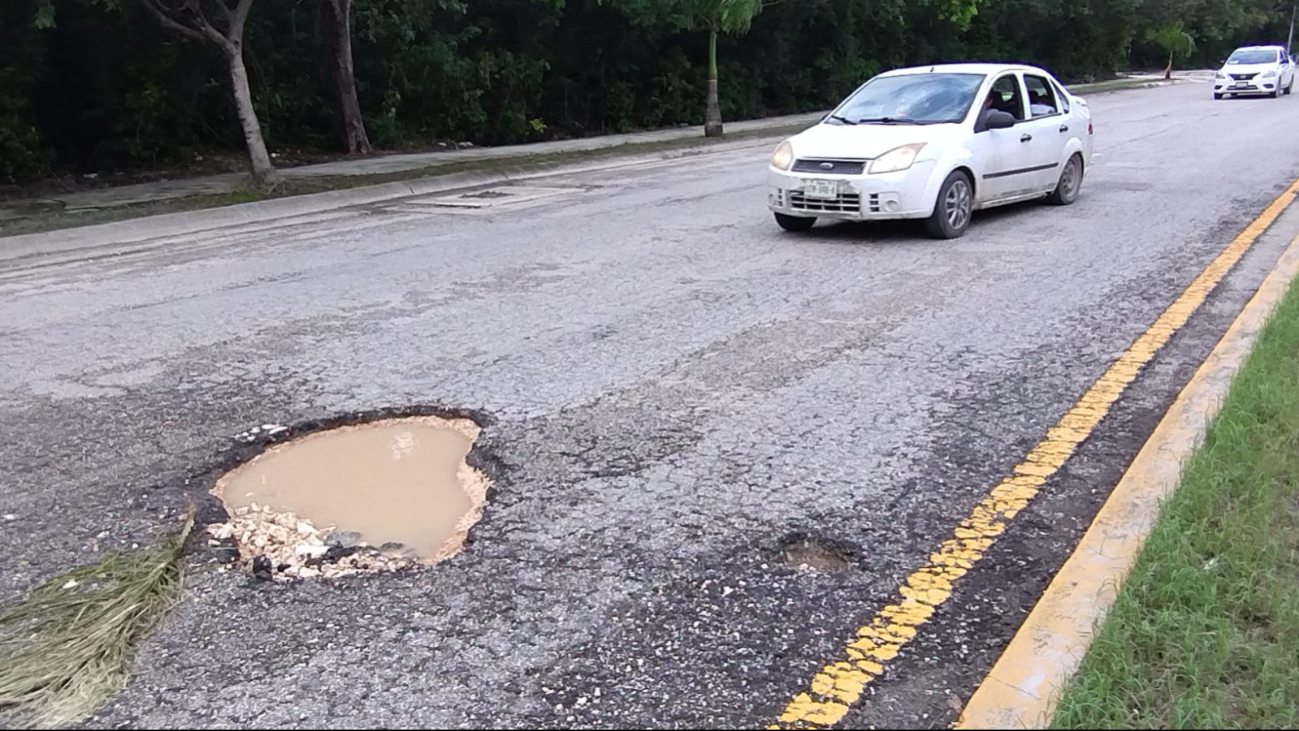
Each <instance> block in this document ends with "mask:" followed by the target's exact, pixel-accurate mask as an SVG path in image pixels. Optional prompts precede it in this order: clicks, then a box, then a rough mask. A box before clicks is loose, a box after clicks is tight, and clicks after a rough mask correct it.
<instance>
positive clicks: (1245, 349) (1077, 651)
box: [956, 238, 1299, 729]
mask: <svg viewBox="0 0 1299 731" xmlns="http://www.w3.org/2000/svg"><path fill="white" fill-rule="evenodd" d="M1296 274H1299V238H1296V239H1295V240H1294V241H1292V242H1290V246H1289V247H1288V248H1287V249H1286V252H1285V254H1283V255H1282V257H1281V259H1280V260H1279V261H1278V262H1277V265H1276V267H1275V268H1273V270H1272V273H1271V274H1269V275H1268V277H1267V279H1266V280H1265V281H1264V282H1263V285H1262V286H1261V287H1259V290H1258V292H1257V293H1255V295H1254V297H1253V298H1252V299H1250V301H1249V304H1247V305H1245V309H1244V310H1242V311H1241V313H1240V316H1239V317H1238V318H1236V321H1235V322H1234V323H1232V326H1231V327H1230V328H1229V329H1228V330H1227V333H1226V334H1225V335H1223V337H1222V340H1221V341H1219V343H1218V345H1217V347H1215V348H1214V349H1213V352H1212V353H1210V354H1209V357H1208V358H1206V359H1205V361H1204V363H1203V364H1202V365H1201V366H1200V368H1199V369H1198V370H1197V371H1196V373H1195V376H1194V377H1193V378H1192V379H1191V381H1190V383H1188V384H1187V385H1186V388H1184V389H1183V390H1182V392H1181V394H1179V395H1178V397H1177V400H1176V401H1175V402H1174V403H1173V406H1172V407H1171V408H1169V410H1168V413H1167V414H1166V415H1165V416H1164V418H1163V419H1162V420H1161V421H1160V422H1159V426H1158V427H1156V428H1155V431H1154V432H1153V433H1152V434H1151V435H1150V439H1149V440H1147V442H1146V444H1145V446H1144V447H1142V449H1141V452H1140V453H1139V454H1137V457H1136V459H1134V460H1132V465H1131V466H1130V467H1128V470H1127V472H1126V473H1124V475H1123V478H1122V479H1121V480H1120V481H1119V484H1118V485H1116V486H1115V488H1114V491H1113V492H1112V493H1110V496H1109V498H1108V499H1107V500H1106V501H1105V505H1104V507H1102V508H1101V511H1100V513H1098V514H1097V515H1096V520H1095V521H1093V522H1092V525H1091V527H1090V528H1088V529H1087V533H1086V535H1084V536H1083V539H1082V540H1081V541H1079V543H1078V547H1077V548H1076V549H1075V550H1074V552H1073V555H1071V556H1070V557H1069V560H1068V561H1067V562H1065V565H1064V566H1063V567H1061V569H1060V571H1059V573H1057V574H1056V575H1055V578H1054V579H1052V581H1051V585H1050V586H1048V587H1047V589H1046V592H1045V593H1044V594H1043V595H1042V598H1041V599H1040V600H1038V603H1037V606H1035V607H1034V608H1033V612H1032V613H1031V614H1029V615H1028V619H1026V620H1024V624H1023V625H1022V626H1021V627H1020V628H1019V631H1018V632H1017V633H1016V634H1015V637H1014V639H1012V640H1011V641H1010V645H1008V646H1007V647H1006V650H1005V652H1003V653H1002V655H1001V658H1000V659H998V660H997V664H996V665H995V666H994V667H993V668H992V672H990V673H988V677H987V678H985V679H984V681H983V684H982V685H980V686H979V689H978V690H976V691H975V693H974V695H973V696H972V697H971V698H970V701H969V703H967V704H966V706H965V710H964V712H963V713H962V714H961V718H960V720H959V721H957V725H956V728H958V729H1003V728H1043V727H1045V726H1046V725H1047V724H1048V723H1049V721H1050V719H1051V717H1052V714H1053V713H1054V711H1055V703H1056V701H1057V700H1058V695H1057V694H1058V692H1059V691H1060V690H1061V688H1062V686H1063V683H1064V681H1065V680H1066V679H1067V678H1069V677H1070V676H1072V675H1073V673H1074V672H1075V671H1076V670H1077V669H1078V664H1079V663H1080V662H1082V658H1083V655H1084V654H1085V653H1086V652H1087V647H1088V645H1090V643H1091V638H1092V628H1094V627H1096V625H1097V622H1099V621H1100V620H1101V619H1103V618H1104V615H1105V613H1106V612H1107V611H1108V610H1109V608H1110V606H1112V605H1113V603H1114V600H1115V598H1116V597H1117V594H1118V589H1119V586H1120V585H1121V584H1122V582H1123V579H1124V578H1125V577H1126V576H1127V574H1128V571H1129V570H1130V569H1131V568H1132V565H1133V563H1134V562H1135V561H1136V559H1137V554H1138V553H1139V552H1140V551H1141V546H1142V545H1143V544H1144V543H1145V540H1146V537H1147V536H1148V535H1150V531H1151V529H1152V528H1153V527H1154V524H1155V520H1156V519H1157V518H1158V517H1159V505H1160V501H1161V500H1162V499H1163V498H1164V497H1165V496H1166V495H1168V494H1169V493H1170V492H1172V491H1173V490H1174V489H1175V488H1176V487H1177V485H1178V483H1179V482H1180V479H1181V472H1182V464H1183V463H1184V462H1185V460H1186V459H1188V458H1189V457H1190V456H1191V454H1192V453H1193V452H1194V451H1195V447H1196V445H1198V444H1199V443H1200V440H1201V439H1203V438H1204V433H1205V430H1206V429H1207V427H1208V423H1209V420H1210V419H1212V418H1213V416H1214V414H1216V413H1217V412H1218V408H1219V407H1220V406H1221V405H1222V399H1223V398H1224V397H1225V396H1226V395H1227V390H1228V388H1229V387H1230V386H1231V380H1232V378H1233V377H1234V376H1235V375H1236V372H1237V371H1238V370H1240V367H1241V366H1242V365H1243V364H1244V363H1245V359H1246V358H1247V357H1248V356H1249V352H1250V349H1251V347H1252V346H1253V344H1254V341H1255V340H1256V339H1257V338H1258V334H1259V332H1260V331H1261V330H1262V329H1263V325H1264V324H1266V322H1267V319H1268V317H1270V316H1271V314H1272V312H1273V311H1274V310H1275V309H1276V306H1277V305H1278V304H1279V303H1280V302H1281V299H1282V298H1283V297H1285V293H1286V290H1287V289H1289V287H1290V283H1291V282H1292V281H1293V280H1294V278H1295V275H1296Z"/></svg>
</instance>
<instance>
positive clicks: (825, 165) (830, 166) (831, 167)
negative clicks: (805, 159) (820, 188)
mask: <svg viewBox="0 0 1299 731" xmlns="http://www.w3.org/2000/svg"><path fill="white" fill-rule="evenodd" d="M821 169H822V170H834V163H832V162H823V163H821Z"/></svg>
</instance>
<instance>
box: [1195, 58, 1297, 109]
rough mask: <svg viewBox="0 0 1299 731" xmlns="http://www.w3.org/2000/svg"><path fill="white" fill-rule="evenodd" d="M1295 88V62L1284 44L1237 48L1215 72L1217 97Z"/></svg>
mask: <svg viewBox="0 0 1299 731" xmlns="http://www.w3.org/2000/svg"><path fill="white" fill-rule="evenodd" d="M1292 91H1294V63H1293V62H1292V61H1291V60H1290V54H1289V53H1287V52H1286V50H1285V48H1284V47H1283V46H1245V47H1244V48H1237V49H1236V51H1235V52H1234V53H1232V54H1231V55H1230V56H1229V57H1227V60H1226V61H1224V62H1223V64H1222V68H1221V69H1218V72H1217V73H1216V74H1214V78H1213V98H1214V99H1221V98H1223V97H1224V96H1270V97H1272V98H1274V99H1275V98H1276V97H1279V96H1281V95H1282V94H1289V93H1290V92H1292Z"/></svg>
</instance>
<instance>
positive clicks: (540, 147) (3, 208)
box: [0, 71, 1213, 221]
mask: <svg viewBox="0 0 1299 731" xmlns="http://www.w3.org/2000/svg"><path fill="white" fill-rule="evenodd" d="M1212 75H1213V73H1212V72H1211V71H1210V72H1207V76H1208V78H1212ZM1197 76H1198V77H1201V78H1197ZM1204 76H1205V72H1196V71H1189V72H1188V71H1183V72H1179V73H1178V77H1177V78H1175V79H1174V81H1175V82H1181V81H1199V80H1202V78H1203V77H1204ZM1143 82H1144V83H1143ZM1163 83H1165V82H1164V81H1163V77H1162V75H1154V74H1132V75H1130V76H1127V77H1125V78H1123V79H1119V80H1116V81H1106V82H1100V83H1096V84H1084V85H1079V86H1073V87H1070V88H1071V89H1073V90H1075V91H1076V92H1078V93H1086V92H1089V91H1091V92H1094V93H1103V92H1106V91H1111V90H1117V89H1120V88H1130V87H1131V86H1134V85H1150V86H1158V85H1162V84H1163ZM823 114H824V113H823V112H818V113H813V114H796V115H790V116H783V117H769V118H767V119H755V120H747V121H741V122H730V123H727V125H726V130H727V132H728V133H730V134H746V133H754V132H761V131H763V130H778V129H781V128H788V127H796V126H798V125H801V124H807V125H811V124H813V123H814V122H816V121H817V120H818V119H820V117H821V116H822V115H823ZM703 134H704V128H703V127H678V128H673V129H663V130H657V131H652V132H634V133H630V134H616V135H604V136H599V137H586V138H581V139H572V140H557V141H553V142H535V143H529V144H522V145H506V146H503V147H466V148H461V149H449V150H439V151H435V152H418V153H406V154H387V155H385V154H379V155H376V156H374V157H364V158H352V159H342V160H335V161H333V162H327V163H320V164H316V165H303V166H299V167H291V168H282V169H281V172H282V173H283V175H284V177H285V178H287V179H289V180H310V179H312V178H328V177H359V176H367V175H376V176H378V175H392V174H395V173H403V172H410V171H414V170H427V171H429V174H430V175H437V174H438V172H437V168H442V167H448V166H462V165H464V164H465V163H473V162H479V161H493V160H497V161H500V160H510V159H524V158H530V157H538V156H550V155H556V154H563V153H581V152H595V151H600V150H611V149H613V148H618V147H624V146H627V147H635V146H638V145H650V144H662V143H667V142H678V141H685V140H690V139H699V140H700V141H701V142H702V141H703ZM247 183H248V177H247V175H245V174H244V173H225V174H221V175H208V176H203V177H195V178H183V179H179V180H160V181H153V182H148V183H138V184H134V185H123V186H118V187H111V188H102V189H98V190H85V191H75V192H69V193H66V194H57V195H52V196H44V197H39V198H30V199H21V200H14V201H9V202H7V203H0V221H5V220H10V221H12V220H15V219H20V218H24V217H27V216H30V215H34V214H36V213H51V212H59V211H62V212H64V213H76V212H85V211H95V210H104V209H113V208H120V207H123V206H132V205H140V204H145V203H154V202H158V201H167V200H176V199H181V198H189V197H192V196H199V195H219V194H224V193H232V192H235V191H238V190H240V189H241V188H243V187H245V186H246V185H247Z"/></svg>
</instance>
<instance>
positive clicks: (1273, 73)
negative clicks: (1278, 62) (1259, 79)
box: [1263, 69, 1276, 79]
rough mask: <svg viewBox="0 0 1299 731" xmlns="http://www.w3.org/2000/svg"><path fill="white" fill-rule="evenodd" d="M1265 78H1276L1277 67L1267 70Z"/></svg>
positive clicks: (1264, 73)
mask: <svg viewBox="0 0 1299 731" xmlns="http://www.w3.org/2000/svg"><path fill="white" fill-rule="evenodd" d="M1263 78H1265V79H1272V78H1276V69H1268V70H1267V71H1264V72H1263Z"/></svg>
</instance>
